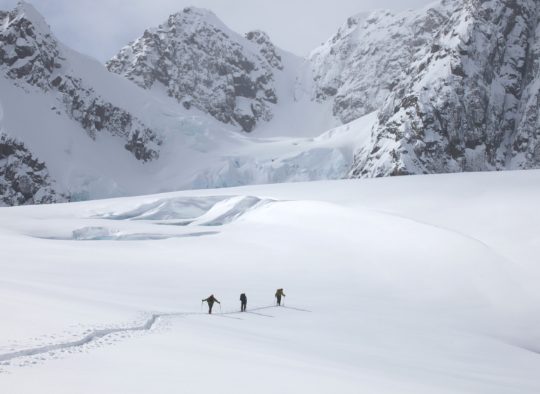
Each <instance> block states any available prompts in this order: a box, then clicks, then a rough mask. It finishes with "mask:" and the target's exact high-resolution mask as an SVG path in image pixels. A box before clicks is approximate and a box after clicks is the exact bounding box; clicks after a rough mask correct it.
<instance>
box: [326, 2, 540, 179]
mask: <svg viewBox="0 0 540 394" xmlns="http://www.w3.org/2000/svg"><path fill="white" fill-rule="evenodd" d="M538 16H539V4H538V2H536V1H533V0H518V1H512V2H507V1H500V0H492V1H443V2H441V3H440V4H438V5H435V6H433V7H430V8H427V9H424V10H421V11H419V12H414V13H405V14H400V15H397V16H392V15H389V14H385V15H383V16H380V17H377V14H376V15H374V16H372V17H369V18H367V19H363V20H362V21H361V22H360V23H359V24H358V26H357V27H354V26H353V27H351V29H352V31H349V32H348V36H352V35H354V36H356V38H357V41H355V42H359V41H360V42H362V44H358V45H359V47H358V48H357V50H355V51H354V55H353V56H354V61H355V62H356V64H357V65H368V67H367V70H368V71H365V72H364V73H366V79H367V78H369V77H370V74H373V73H375V74H376V73H377V71H373V70H374V69H375V70H377V67H370V66H369V65H370V64H372V65H374V64H378V65H379V67H380V68H381V69H383V71H382V73H383V74H385V77H384V78H382V79H381V78H377V77H376V75H374V79H373V80H375V81H376V83H375V84H373V85H369V84H365V85H363V80H364V79H363V78H357V77H350V79H351V80H352V81H354V82H351V81H349V80H345V81H344V83H343V84H342V85H341V87H340V90H339V91H338V93H337V95H336V97H335V103H336V104H335V105H334V110H335V111H337V113H338V114H339V115H341V116H342V118H343V117H344V120H348V119H349V118H350V117H351V116H353V117H354V112H353V113H352V115H351V112H352V111H351V110H349V106H350V107H354V108H364V107H366V108H367V110H371V109H372V108H370V107H369V106H364V105H363V103H364V102H365V101H368V102H369V101H371V102H375V103H376V104H375V105H376V108H378V109H379V115H378V121H377V124H376V125H375V126H374V128H373V130H372V138H371V142H370V143H369V144H368V145H366V146H364V147H362V148H361V149H360V150H359V151H358V152H357V154H356V158H355V162H354V164H353V167H352V170H351V176H354V177H373V176H386V175H400V174H419V173H443V172H461V171H484V170H507V169H527V168H537V167H538V166H539V165H540V145H539V140H538V138H539V136H540V135H539V132H540V119H539V117H538V113H539V111H540V101H539V98H540V74H539V64H540V50H539V48H540V44H539V43H540V37H538V34H539V32H540V30H539V23H538ZM396 24H397V25H396ZM353 25H354V24H353ZM385 26H393V28H394V27H395V29H396V30H395V31H393V30H390V34H391V36H390V37H391V39H390V37H388V36H387V37H386V40H385V42H387V43H389V44H390V45H389V46H387V47H385V46H384V45H379V43H381V44H382V42H381V41H380V34H379V33H380V32H381V31H383V29H384V27H385ZM344 39H345V40H346V38H344ZM353 41H354V40H353ZM338 42H340V40H338ZM394 44H397V45H396V46H394ZM368 59H369V60H368ZM404 59H405V60H406V61H404ZM354 69H355V70H361V69H364V68H363V67H357V68H354ZM387 77H388V78H387ZM357 81H359V82H357ZM356 83H359V84H360V85H357V84H356ZM321 86H323V87H324V86H325V85H324V84H323V85H321ZM363 87H366V88H367V89H363ZM358 88H359V89H361V90H362V89H363V92H367V93H365V95H367V99H366V98H365V97H366V96H364V95H362V94H358V93H357V91H356V90H357V89H358ZM381 95H383V96H384V95H386V98H384V99H383V100H379V97H380V96H381ZM343 102H344V103H345V104H342V103H343ZM356 103H359V104H358V105H356ZM360 114H361V112H360Z"/></svg>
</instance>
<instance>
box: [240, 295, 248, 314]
mask: <svg viewBox="0 0 540 394" xmlns="http://www.w3.org/2000/svg"><path fill="white" fill-rule="evenodd" d="M246 306H247V297H246V294H245V293H242V294H240V311H241V312H245V311H246Z"/></svg>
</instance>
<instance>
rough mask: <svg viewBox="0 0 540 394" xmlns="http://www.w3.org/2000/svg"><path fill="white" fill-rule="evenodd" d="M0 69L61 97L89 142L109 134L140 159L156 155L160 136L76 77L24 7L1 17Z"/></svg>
mask: <svg viewBox="0 0 540 394" xmlns="http://www.w3.org/2000/svg"><path fill="white" fill-rule="evenodd" d="M0 26H1V27H0V70H1V71H2V72H3V73H4V75H6V76H7V77H8V78H10V79H12V80H13V82H14V83H15V84H16V85H18V86H20V87H21V88H23V89H24V88H25V86H33V87H36V88H38V89H40V90H42V91H43V92H50V93H52V94H54V95H56V96H57V97H58V101H59V106H61V107H62V108H63V110H65V112H66V113H67V114H68V115H69V116H70V117H71V118H72V119H73V120H75V121H76V122H78V123H80V125H81V126H82V127H83V128H84V130H86V132H87V133H88V135H89V136H90V137H91V138H95V137H96V134H97V133H100V132H103V131H105V132H109V133H112V134H114V135H117V136H120V137H122V138H123V139H124V140H125V148H126V149H127V150H128V151H130V152H131V153H132V154H133V155H134V156H135V157H136V158H137V159H138V160H143V161H149V160H153V159H155V158H157V157H158V155H159V145H160V143H161V141H160V139H159V137H158V136H157V135H156V133H154V132H153V131H152V130H150V129H149V128H148V127H146V126H145V125H144V124H143V123H142V122H141V121H140V120H139V119H137V118H136V117H135V116H133V115H132V114H130V113H128V112H127V111H125V110H123V109H121V108H119V107H118V106H115V105H114V104H112V103H110V102H107V101H106V100H104V99H103V98H101V97H99V95H98V94H96V93H95V91H94V89H93V87H92V86H91V85H90V84H89V83H87V82H86V81H85V80H84V79H83V78H81V77H79V76H78V75H77V70H73V69H72V67H70V64H69V63H68V62H67V61H66V54H65V53H64V52H65V50H64V49H63V48H62V46H61V45H60V44H59V43H58V41H57V40H56V39H55V38H54V36H53V35H52V33H51V32H50V29H49V27H48V25H47V24H46V23H45V21H44V20H43V18H42V17H41V15H39V14H38V13H37V12H36V11H35V9H34V8H33V7H31V6H30V5H28V4H26V3H20V4H19V6H18V7H17V8H16V9H15V10H13V11H11V12H1V13H0Z"/></svg>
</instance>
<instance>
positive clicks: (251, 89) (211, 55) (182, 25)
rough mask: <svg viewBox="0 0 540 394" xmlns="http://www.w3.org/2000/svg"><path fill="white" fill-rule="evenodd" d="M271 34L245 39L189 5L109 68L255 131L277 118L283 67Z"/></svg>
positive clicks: (255, 34) (125, 50) (126, 50)
mask: <svg viewBox="0 0 540 394" xmlns="http://www.w3.org/2000/svg"><path fill="white" fill-rule="evenodd" d="M281 60H282V59H281V57H280V55H279V54H278V53H277V52H276V48H275V47H274V45H273V44H272V43H271V42H270V39H269V38H268V36H267V35H266V34H265V33H263V32H260V31H254V32H250V33H248V34H246V36H245V37H241V36H239V35H238V34H236V33H234V32H232V31H231V30H229V29H228V28H227V27H226V26H225V25H223V23H221V21H219V20H218V19H217V18H216V16H215V15H214V14H212V13H211V12H210V11H206V10H201V9H197V8H186V9H184V10H183V11H182V12H180V13H177V14H174V15H171V16H170V17H169V19H168V20H167V21H166V22H165V23H164V24H162V25H160V26H159V27H157V28H155V29H149V30H146V31H145V32H144V34H143V35H142V37H140V38H139V39H137V40H135V41H134V42H133V43H131V44H130V45H128V46H127V47H125V48H123V49H122V50H121V51H120V53H118V55H116V56H115V57H114V58H113V59H112V60H110V61H109V62H108V63H107V68H108V69H109V70H110V71H112V72H114V73H117V74H121V75H124V76H125V77H127V78H128V79H130V80H132V81H133V82H135V83H136V84H138V85H139V86H141V87H142V88H145V89H152V88H158V89H164V90H165V91H166V92H167V94H168V95H169V96H171V97H174V98H175V99H176V100H178V102H179V103H181V104H182V105H183V106H184V107H185V108H187V109H189V108H191V107H195V108H198V109H200V110H202V111H204V112H207V113H209V114H210V115H212V116H213V117H215V118H216V119H217V120H219V121H221V122H224V123H232V124H238V125H240V126H241V128H242V129H243V130H244V131H247V132H249V131H252V130H253V129H254V128H255V126H256V124H257V122H259V121H268V120H270V119H271V118H272V109H271V104H276V103H277V101H278V97H277V92H276V89H275V87H274V72H275V71H276V70H281V69H283V64H282V62H281Z"/></svg>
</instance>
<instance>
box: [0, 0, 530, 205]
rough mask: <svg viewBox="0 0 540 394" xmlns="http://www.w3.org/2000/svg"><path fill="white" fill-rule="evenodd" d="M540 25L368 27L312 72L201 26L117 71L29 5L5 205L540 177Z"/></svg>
mask: <svg viewBox="0 0 540 394" xmlns="http://www.w3.org/2000/svg"><path fill="white" fill-rule="evenodd" d="M538 7H539V6H538V5H537V4H536V2H534V1H533V0H517V1H514V2H511V3H509V2H507V1H503V0H491V1H482V2H479V1H469V0H460V1H456V0H453V1H449V0H443V1H441V2H440V3H437V4H434V5H432V6H429V7H425V8H423V9H420V10H417V11H406V12H401V13H392V12H390V11H377V12H374V13H371V14H360V15H357V16H354V17H351V18H349V19H348V20H347V22H346V23H345V24H344V25H343V26H342V27H341V28H340V29H339V30H338V32H337V33H336V35H334V36H333V37H331V38H330V39H329V40H328V41H327V42H326V43H324V44H323V45H321V46H320V47H319V48H317V49H315V50H314V51H313V52H312V53H311V55H310V56H309V57H308V58H306V59H302V58H300V57H297V56H295V55H293V54H290V53H288V52H286V51H283V50H281V49H279V48H277V47H276V46H275V45H273V43H272V42H271V40H270V38H269V37H268V36H267V35H266V34H265V33H263V32H260V31H253V32H249V33H247V34H245V35H240V34H237V33H235V32H233V31H232V30H230V29H229V28H228V27H227V26H225V25H224V24H223V23H222V22H221V21H220V20H219V19H218V18H217V17H216V16H215V15H214V14H213V13H212V12H210V11H206V10H202V9H197V8H186V9H184V10H183V11H181V12H179V13H176V14H173V15H171V16H170V17H169V18H168V20H167V21H166V22H165V23H163V24H161V25H160V26H158V27H156V28H151V29H148V30H146V31H145V32H144V33H143V34H142V36H141V37H140V38H138V39H136V40H135V41H133V42H132V43H130V44H129V45H128V46H126V47H124V48H123V49H122V50H121V51H120V52H119V53H118V54H117V55H116V56H115V57H114V58H113V59H111V60H110V61H109V62H107V64H106V66H104V65H102V64H99V63H98V62H97V61H95V60H93V59H91V58H88V57H87V56H84V55H82V54H79V53H77V52H75V51H73V50H71V49H69V48H67V47H66V46H64V45H63V44H62V43H60V42H59V41H58V40H57V39H56V38H55V36H54V35H53V34H52V33H51V30H50V28H49V26H48V25H47V24H46V22H45V21H44V20H43V18H42V17H41V16H40V15H39V14H38V12H37V11H36V10H35V9H34V8H33V7H32V6H31V5H29V4H27V3H24V2H22V3H20V4H19V5H18V6H17V7H16V8H15V9H14V10H12V11H8V12H0V44H1V45H0V134H1V135H2V137H1V138H2V144H3V146H8V145H9V147H8V148H5V149H4V148H2V149H3V150H2V153H1V155H0V184H1V185H2V186H1V189H0V191H1V193H0V195H1V199H0V200H1V204H5V205H15V204H25V203H34V202H54V201H63V200H66V199H71V200H79V199H88V198H102V197H110V196H121V195H134V194H142V193H153V192H159V191H172V190H179V189H189V188H203V187H204V188H206V187H226V186H238V185H244V184H252V183H274V182H288V181H309V180H322V179H340V178H345V177H378V176H388V175H402V174H422V173H443V172H461V171H478V170H480V171H483V170H506V169H520V168H523V169H527V168H537V167H540V143H539V142H538V139H539V138H540V134H539V133H540V120H539V118H538V113H539V111H540V108H539V107H540V71H539V70H540V66H539V64H540V44H539V42H540V41H539V40H538V37H537V35H538V31H540V30H539V26H538V25H539V24H538V16H539V10H538ZM29 114H31V116H29ZM23 157H24V158H25V159H24V160H23ZM30 161H31V162H32V163H39V165H37V164H36V165H28V164H24V163H23V162H26V163H30ZM21 185H25V186H23V187H21Z"/></svg>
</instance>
